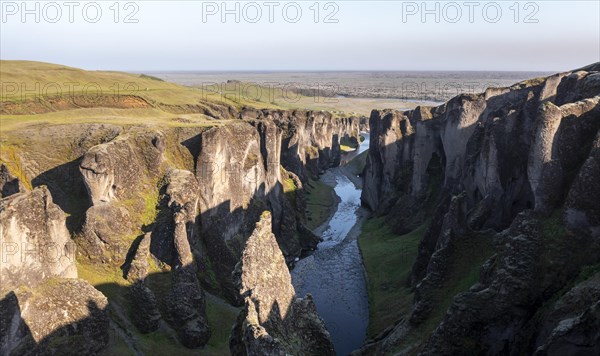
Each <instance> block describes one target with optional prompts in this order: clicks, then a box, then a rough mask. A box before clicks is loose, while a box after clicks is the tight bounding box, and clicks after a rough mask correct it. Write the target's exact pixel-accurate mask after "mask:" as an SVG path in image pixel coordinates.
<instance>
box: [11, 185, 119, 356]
mask: <svg viewBox="0 0 600 356" xmlns="http://www.w3.org/2000/svg"><path fill="white" fill-rule="evenodd" d="M15 186H18V184H15ZM13 193H14V194H12V195H9V196H7V197H5V198H3V199H1V200H0V246H1V247H0V255H1V256H2V259H1V261H0V297H1V299H0V353H2V354H3V355H42V354H43V355H45V354H52V353H56V352H61V353H62V352H63V351H64V350H65V349H66V347H65V345H68V350H69V352H70V354H81V353H84V354H90V353H92V354H93V353H97V352H99V351H100V350H102V349H103V348H104V347H105V346H106V344H107V343H108V314H107V312H106V306H107V299H106V297H105V296H104V295H102V293H100V292H99V291H98V290H96V289H95V288H94V287H92V286H91V285H89V284H88V283H87V282H86V281H83V280H79V279H77V268H76V265H75V250H76V246H75V243H74V242H73V241H72V240H71V236H70V234H69V231H68V230H67V227H66V224H65V221H66V214H65V213H64V212H63V211H62V210H61V209H60V207H58V206H57V205H56V204H54V203H53V201H52V196H51V195H50V192H49V191H48V189H47V188H46V187H38V188H35V189H34V190H32V191H25V192H14V191H13ZM74 325H76V326H74Z"/></svg>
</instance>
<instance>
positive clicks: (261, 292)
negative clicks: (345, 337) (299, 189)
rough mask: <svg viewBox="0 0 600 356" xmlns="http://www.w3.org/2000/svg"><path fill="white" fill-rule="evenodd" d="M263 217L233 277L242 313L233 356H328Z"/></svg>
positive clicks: (312, 312)
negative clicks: (243, 307)
mask: <svg viewBox="0 0 600 356" xmlns="http://www.w3.org/2000/svg"><path fill="white" fill-rule="evenodd" d="M271 225H272V224H271V214H270V213H269V212H264V213H263V214H262V215H261V219H260V221H259V222H258V223H257V224H256V228H255V230H254V232H253V233H252V235H251V236H250V237H249V238H248V240H247V241H246V246H245V248H244V252H243V254H242V258H241V261H240V262H239V263H238V265H237V266H236V270H235V275H236V279H237V283H238V284H237V286H238V288H239V291H240V294H241V295H242V296H243V298H244V304H245V309H244V310H243V311H242V312H241V313H240V316H239V318H238V324H237V325H236V326H235V328H234V329H233V331H232V335H231V340H230V346H231V352H232V354H234V355H286V354H292V355H297V354H307V355H333V354H334V350H333V344H332V342H331V339H330V337H329V333H328V332H327V331H326V329H325V325H324V323H323V320H322V319H321V318H320V317H319V316H318V314H317V312H316V307H315V305H314V303H313V301H312V298H311V297H310V295H308V296H306V297H305V298H303V299H300V298H296V292H295V290H294V287H293V286H292V282H291V276H290V273H289V271H288V268H287V266H286V264H285V259H284V258H283V255H282V253H281V250H280V249H279V246H278V245H277V241H276V240H275V236H274V235H273V233H272V232H271Z"/></svg>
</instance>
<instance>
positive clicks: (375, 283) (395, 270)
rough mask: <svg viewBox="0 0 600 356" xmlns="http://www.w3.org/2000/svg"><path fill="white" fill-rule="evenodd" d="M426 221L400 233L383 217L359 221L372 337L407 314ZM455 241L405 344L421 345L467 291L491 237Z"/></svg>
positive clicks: (485, 256)
mask: <svg viewBox="0 0 600 356" xmlns="http://www.w3.org/2000/svg"><path fill="white" fill-rule="evenodd" d="M428 224H429V223H428V222H426V223H424V224H423V225H421V226H420V227H419V228H417V229H415V230H413V231H412V232H410V233H408V234H405V235H396V234H394V233H392V232H391V230H390V228H389V227H388V226H387V225H386V224H385V223H384V218H372V219H369V220H367V221H366V222H365V223H364V225H363V226H362V233H361V235H360V236H359V240H358V242H359V246H360V249H361V252H362V255H363V261H364V265H365V269H366V271H367V289H368V292H369V327H368V330H367V334H368V337H375V336H377V335H378V334H380V333H381V332H382V331H384V330H385V329H386V328H388V327H390V326H392V325H394V323H395V322H396V321H398V320H400V319H401V318H402V317H406V316H408V315H409V313H410V311H411V307H412V303H413V293H412V292H411V290H410V288H408V278H409V276H410V272H411V269H412V265H413V263H414V261H415V258H416V256H417V252H418V247H419V242H420V240H421V238H422V237H423V235H424V234H425V231H426V229H427V226H428ZM457 244H458V245H457V246H456V249H455V250H454V251H456V253H455V254H454V255H453V257H452V260H451V261H450V266H449V268H448V271H449V272H448V275H447V277H446V281H445V283H444V285H443V286H441V287H440V289H438V290H437V291H436V293H435V295H434V296H433V298H434V305H435V306H434V308H433V310H432V311H431V313H430V314H429V316H428V318H427V319H426V320H425V321H424V322H423V323H422V324H421V325H420V326H419V327H418V328H417V329H416V330H413V331H412V332H411V334H410V335H409V336H408V338H407V340H406V341H407V343H416V344H420V343H421V342H423V341H425V340H426V339H427V337H428V336H429V335H430V334H431V332H432V331H433V330H434V329H435V327H436V326H437V325H438V324H439V323H440V321H441V320H442V318H443V316H444V315H445V313H446V310H447V309H448V307H449V306H450V304H451V303H452V300H453V298H454V296H455V295H456V294H458V293H461V292H464V291H467V290H468V289H469V287H471V286H472V285H473V284H475V283H476V282H477V281H478V279H479V270H480V267H481V265H482V264H483V262H485V260H487V259H488V258H489V257H490V256H491V255H492V254H493V249H492V246H491V239H490V236H487V235H483V234H473V235H470V236H465V237H464V238H463V239H462V240H461V241H458V242H457Z"/></svg>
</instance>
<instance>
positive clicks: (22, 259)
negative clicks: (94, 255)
mask: <svg viewBox="0 0 600 356" xmlns="http://www.w3.org/2000/svg"><path fill="white" fill-rule="evenodd" d="M0 216H1V219H0V235H1V236H2V252H3V254H2V261H0V282H1V283H0V284H1V289H2V291H5V292H6V291H8V290H12V289H15V288H17V287H19V286H20V285H22V284H23V285H26V286H30V287H35V286H37V285H38V284H40V283H41V282H43V281H45V280H47V279H49V278H53V277H65V278H76V277H77V268H76V267H75V250H76V247H75V244H74V243H73V242H72V241H71V235H70V234H69V231H68V230H67V227H66V226H65V219H66V215H65V213H64V212H63V211H62V210H61V209H60V208H59V207H58V206H57V205H56V204H54V203H53V202H52V196H51V195H50V192H49V191H48V189H47V188H45V187H40V188H37V189H34V190H33V191H31V192H26V193H18V194H15V195H12V196H10V197H8V198H4V199H2V200H0Z"/></svg>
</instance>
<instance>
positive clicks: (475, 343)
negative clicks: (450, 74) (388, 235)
mask: <svg viewBox="0 0 600 356" xmlns="http://www.w3.org/2000/svg"><path fill="white" fill-rule="evenodd" d="M599 69H600V68H599V67H598V65H593V66H589V67H586V68H585V69H581V70H578V71H575V72H571V73H561V74H556V75H554V76H550V77H548V78H538V79H533V80H529V81H525V82H522V83H518V84H515V85H513V86H512V87H510V88H489V89H487V90H486V91H485V93H481V94H475V95H459V96H457V97H455V98H453V99H451V100H449V101H448V102H447V103H445V104H443V105H441V106H438V107H435V108H425V107H419V108H417V109H415V110H411V111H405V112H399V111H393V110H384V111H377V110H374V111H373V112H372V114H371V118H370V125H369V126H370V130H371V143H370V149H369V154H368V161H367V167H366V170H365V183H364V186H365V188H364V190H363V195H362V200H363V202H364V204H365V205H367V206H368V207H369V208H370V209H372V210H373V211H374V212H375V213H376V214H379V215H385V216H386V220H387V221H388V222H389V223H391V225H392V227H393V229H394V230H395V231H396V232H398V233H406V232H409V231H412V230H414V228H415V227H417V226H419V225H421V224H422V223H423V222H425V220H426V217H427V216H428V215H430V216H432V219H431V221H430V223H429V227H428V229H427V230H426V233H425V235H424V237H423V238H422V240H421V242H420V245H419V250H418V254H417V256H416V261H415V263H414V265H413V268H412V273H411V276H410V277H409V280H408V281H407V284H409V285H410V286H411V287H412V288H413V290H414V293H415V299H414V303H415V304H414V307H413V308H412V309H411V311H410V312H409V315H406V316H405V318H404V319H403V320H401V321H399V322H398V323H397V325H396V326H394V327H393V328H391V330H388V331H387V334H386V335H385V336H382V337H380V339H378V340H377V341H374V342H371V343H369V344H367V345H366V346H365V347H364V348H363V350H362V352H363V353H366V354H369V353H390V352H392V350H395V351H397V350H405V351H406V352H414V350H416V348H418V349H419V350H420V352H421V354H423V355H451V354H489V355H497V354H522V353H534V352H537V353H538V354H540V355H545V354H564V353H565V352H566V354H569V353H571V352H575V353H576V352H583V353H584V354H585V352H587V351H590V352H592V351H594V350H596V349H595V348H597V347H598V346H597V345H598V341H597V335H596V334H595V333H594V332H593V331H591V330H593V325H595V324H594V323H595V321H594V320H595V319H594V317H595V315H597V314H596V313H597V310H596V306H595V305H594V303H592V302H588V301H585V302H584V301H582V302H581V303H580V304H579V306H578V309H577V311H578V313H577V315H575V312H574V311H573V312H572V313H570V314H568V315H567V313H565V314H561V315H558V314H556V312H552V311H549V310H546V309H544V308H542V307H541V306H542V305H543V304H544V303H549V302H550V301H552V300H553V298H559V297H562V298H567V295H568V293H567V295H563V293H564V290H563V288H564V286H565V285H566V284H568V283H572V281H574V280H575V278H576V277H577V275H578V274H579V272H580V271H581V269H582V267H584V266H586V265H594V264H597V263H599V262H600V259H599V258H598V256H600V254H599V253H598V251H600V250H599V248H600V244H599V241H598V236H599V235H598V234H599V233H600V229H599V226H600V225H599V223H600V220H599V219H600V211H599V210H598V203H597V201H599V200H600V195H599V194H600V193H599V192H600V189H599V188H600V186H599V183H598V182H600V169H599V167H600V165H599V164H598V161H599V158H600V156H599V152H600V150H599V149H598V147H599V146H598V145H599V142H600V141H599V139H598V137H599V136H598V135H599V133H598V132H599V129H600V82H598V80H597V78H596V77H597V76H598V70H599ZM477 233H480V234H485V235H486V236H493V240H494V248H493V250H494V252H495V254H494V255H493V256H492V257H491V258H490V259H489V260H487V262H485V263H484V265H483V267H482V268H481V274H480V278H479V282H478V283H476V284H475V285H473V286H472V287H471V289H470V290H469V291H468V292H465V293H461V294H458V295H456V296H455V297H454V300H453V302H452V304H451V306H450V308H449V309H448V310H447V312H446V315H445V317H444V318H443V320H442V321H441V323H439V325H438V326H437V328H435V330H434V331H433V333H431V335H427V336H425V337H424V338H423V339H422V341H421V343H419V342H417V343H415V341H414V340H412V341H411V340H410V337H409V335H410V334H411V333H412V332H413V331H414V330H417V329H416V328H418V327H420V326H421V325H422V324H423V322H424V321H425V320H428V319H427V318H428V315H429V314H428V313H429V311H430V310H431V308H432V307H433V304H434V303H435V302H436V294H439V293H440V291H442V290H443V286H444V284H445V281H446V279H447V278H450V277H451V276H450V275H449V274H448V271H447V269H448V268H449V266H451V265H452V261H454V260H455V259H456V258H457V257H456V256H458V251H457V249H458V248H460V247H457V246H458V245H456V244H457V243H458V242H460V241H461V240H463V241H464V239H466V238H469V236H471V235H473V234H477ZM482 253H483V252H482ZM488 256H489V255H485V256H474V257H476V258H481V257H485V258H487V257H488ZM484 260H485V259H484ZM588 283H591V284H592V285H593V284H594V283H595V282H588ZM588 287H589V285H588ZM574 288H576V289H575V291H576V290H578V289H577V288H579V287H574ZM581 288H583V287H581ZM561 290H563V291H562V292H561ZM573 293H575V292H573ZM554 300H556V299H554ZM552 303H554V302H552ZM553 315H554V316H553ZM539 320H545V321H544V322H543V323H545V326H542V325H541V324H540V322H539ZM429 321H431V320H430V319H429ZM436 323H437V322H436ZM543 323H542V324H543ZM540 328H542V329H540ZM540 330H542V331H540ZM543 330H545V331H543ZM427 337H429V338H428V340H427ZM532 340H535V341H532ZM411 350H412V351H411ZM592 354H593V352H592Z"/></svg>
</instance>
